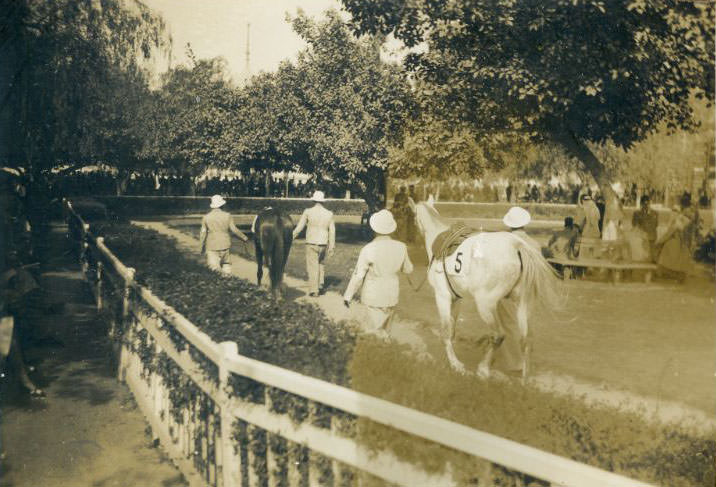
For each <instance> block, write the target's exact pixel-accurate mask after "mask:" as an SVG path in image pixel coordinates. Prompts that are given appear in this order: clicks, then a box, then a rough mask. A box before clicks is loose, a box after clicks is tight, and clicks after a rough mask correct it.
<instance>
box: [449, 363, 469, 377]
mask: <svg viewBox="0 0 716 487" xmlns="http://www.w3.org/2000/svg"><path fill="white" fill-rule="evenodd" d="M450 365H451V366H452V369H453V370H454V371H455V372H457V373H458V374H460V375H467V369H466V368H465V366H464V365H462V364H450Z"/></svg>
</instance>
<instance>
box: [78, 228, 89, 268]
mask: <svg viewBox="0 0 716 487" xmlns="http://www.w3.org/2000/svg"><path fill="white" fill-rule="evenodd" d="M89 229H90V226H89V223H80V267H81V268H82V275H83V277H85V278H86V277H87V270H88V269H89V262H88V257H87V254H88V253H89V243H88V242H87V234H88V233H89Z"/></svg>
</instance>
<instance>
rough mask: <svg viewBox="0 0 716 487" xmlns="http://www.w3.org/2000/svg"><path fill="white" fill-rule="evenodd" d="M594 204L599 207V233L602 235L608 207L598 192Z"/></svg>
mask: <svg viewBox="0 0 716 487" xmlns="http://www.w3.org/2000/svg"><path fill="white" fill-rule="evenodd" d="M594 204H595V205H597V209H598V210H599V233H600V234H601V233H602V232H603V231H604V212H605V211H606V207H607V204H606V202H605V201H604V196H602V193H601V192H597V194H596V195H595V197H594Z"/></svg>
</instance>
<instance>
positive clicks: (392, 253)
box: [343, 210, 413, 337]
mask: <svg viewBox="0 0 716 487" xmlns="http://www.w3.org/2000/svg"><path fill="white" fill-rule="evenodd" d="M370 228H372V229H373V231H374V232H375V233H376V237H375V238H374V239H373V241H372V242H370V243H369V244H368V245H366V246H365V247H363V248H362V249H361V251H360V254H359V255H358V263H357V264H356V267H355V270H354V271H353V275H352V276H351V280H350V282H349V283H348V287H347V288H346V292H345V293H344V294H343V302H344V303H345V305H346V307H348V306H350V302H351V300H352V299H353V295H354V294H355V293H356V292H357V291H358V290H359V289H360V291H361V294H360V300H361V303H363V304H364V305H365V306H366V307H367V309H368V319H369V321H370V322H371V325H372V329H371V331H373V332H377V333H378V334H379V335H382V336H384V337H385V336H387V332H388V331H389V330H390V323H391V321H392V319H393V315H394V313H395V306H396V305H397V304H398V297H399V296H400V283H399V280H398V273H399V272H404V273H406V274H410V273H411V272H413V263H412V262H410V258H409V257H408V248H407V247H406V246H405V244H404V243H403V242H399V241H398V240H393V239H392V238H390V234H391V233H393V232H395V230H396V228H397V224H396V222H395V219H394V218H393V214H392V213H391V212H390V211H388V210H380V211H379V212H377V213H374V214H373V215H372V216H371V217H370Z"/></svg>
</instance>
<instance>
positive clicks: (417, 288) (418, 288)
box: [405, 256, 435, 293]
mask: <svg viewBox="0 0 716 487" xmlns="http://www.w3.org/2000/svg"><path fill="white" fill-rule="evenodd" d="M433 260H435V256H432V258H431V259H430V262H429V263H428V268H427V270H426V271H425V277H424V278H423V280H422V281H421V282H420V284H419V285H418V287H415V285H414V284H413V280H412V279H410V275H406V276H405V277H406V278H407V279H408V284H410V287H411V288H412V289H413V291H414V292H416V293H417V292H418V291H420V289H421V288H422V287H423V284H425V281H427V280H428V272H430V266H431V265H433Z"/></svg>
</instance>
